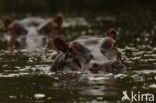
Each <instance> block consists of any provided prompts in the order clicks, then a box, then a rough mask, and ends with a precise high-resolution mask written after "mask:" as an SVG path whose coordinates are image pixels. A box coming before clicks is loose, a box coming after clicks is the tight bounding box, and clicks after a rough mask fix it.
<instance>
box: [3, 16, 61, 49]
mask: <svg viewBox="0 0 156 103" xmlns="http://www.w3.org/2000/svg"><path fill="white" fill-rule="evenodd" d="M62 22H63V17H62V15H60V14H58V15H56V16H55V17H54V19H53V20H50V21H48V20H45V19H42V18H37V17H30V18H26V19H23V20H20V21H12V20H11V19H10V18H8V17H7V18H5V19H4V27H5V28H6V29H7V30H8V33H7V35H6V40H7V43H8V49H9V50H14V49H20V50H21V49H28V50H34V49H41V48H52V49H53V48H54V46H53V40H54V39H55V38H56V37H58V36H59V33H58V30H59V28H60V27H61V25H62Z"/></svg>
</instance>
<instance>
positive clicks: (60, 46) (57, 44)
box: [54, 37, 68, 53]
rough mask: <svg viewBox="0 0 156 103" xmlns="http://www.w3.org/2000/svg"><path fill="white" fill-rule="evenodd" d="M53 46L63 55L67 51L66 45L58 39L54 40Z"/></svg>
mask: <svg viewBox="0 0 156 103" xmlns="http://www.w3.org/2000/svg"><path fill="white" fill-rule="evenodd" d="M54 46H55V48H56V49H57V50H59V51H62V52H64V53H65V52H67V50H68V45H67V44H66V43H65V42H64V41H63V40H62V39H61V38H60V37H57V38H55V39H54Z"/></svg>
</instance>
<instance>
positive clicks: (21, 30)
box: [17, 27, 28, 35]
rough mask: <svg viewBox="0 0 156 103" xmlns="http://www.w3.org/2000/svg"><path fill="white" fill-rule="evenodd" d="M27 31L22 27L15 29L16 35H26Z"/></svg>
mask: <svg viewBox="0 0 156 103" xmlns="http://www.w3.org/2000/svg"><path fill="white" fill-rule="evenodd" d="M27 33H28V31H27V30H25V29H24V28H22V27H20V28H19V29H18V31H17V34H18V35H26V34H27Z"/></svg>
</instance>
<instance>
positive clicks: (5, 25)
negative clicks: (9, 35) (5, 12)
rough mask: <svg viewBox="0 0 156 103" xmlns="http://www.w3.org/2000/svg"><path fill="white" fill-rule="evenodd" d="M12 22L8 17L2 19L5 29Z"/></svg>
mask: <svg viewBox="0 0 156 103" xmlns="http://www.w3.org/2000/svg"><path fill="white" fill-rule="evenodd" d="M11 23H12V20H11V19H10V18H9V17H6V18H5V19H4V20H3V24H4V27H5V28H6V29H8V27H9V25H10V24H11Z"/></svg>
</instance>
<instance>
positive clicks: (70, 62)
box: [50, 28, 124, 73]
mask: <svg viewBox="0 0 156 103" xmlns="http://www.w3.org/2000/svg"><path fill="white" fill-rule="evenodd" d="M116 39H117V32H116V31H115V29H114V28H111V29H109V32H108V35H107V36H106V37H93V36H82V37H79V38H78V39H76V40H74V41H71V42H69V43H65V42H64V41H63V40H62V39H61V38H59V37H58V38H55V40H54V46H55V48H57V50H58V51H60V54H59V55H58V56H57V57H56V59H55V60H54V62H53V64H52V66H51V68H50V70H51V71H54V72H55V71H63V70H72V71H91V72H99V71H104V72H111V73H117V72H121V71H122V70H123V68H124V65H123V63H122V60H121V54H120V52H119V50H118V48H117V47H116Z"/></svg>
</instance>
